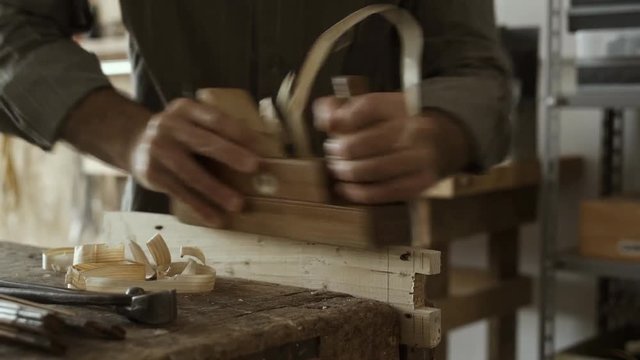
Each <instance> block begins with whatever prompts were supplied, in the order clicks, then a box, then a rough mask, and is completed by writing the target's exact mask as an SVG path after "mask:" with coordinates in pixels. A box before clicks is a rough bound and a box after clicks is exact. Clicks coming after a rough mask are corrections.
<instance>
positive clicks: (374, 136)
mask: <svg viewBox="0 0 640 360" xmlns="http://www.w3.org/2000/svg"><path fill="white" fill-rule="evenodd" d="M314 114H315V119H316V127H317V128H318V129H319V130H321V131H324V132H326V133H327V134H328V136H329V138H328V140H327V141H326V143H325V146H324V148H325V153H326V156H327V160H328V167H329V170H330V172H331V173H332V175H333V176H334V178H335V179H336V180H337V184H336V191H337V192H338V194H340V195H341V196H343V197H344V198H345V199H347V200H350V201H354V202H359V203H365V204H375V203H387V202H394V201H405V200H410V199H412V198H415V197H417V196H418V195H419V194H420V193H421V192H422V191H423V190H425V189H426V188H428V187H429V186H431V185H433V184H434V183H435V182H436V181H437V180H438V179H439V178H441V177H442V176H444V175H447V174H450V173H452V172H455V171H459V170H461V169H462V168H463V167H464V166H465V165H467V163H468V162H469V156H470V149H471V145H470V141H469V139H468V135H467V134H466V132H465V130H464V129H463V128H462V127H461V126H460V125H459V124H458V123H457V122H456V121H455V120H453V119H451V118H449V117H448V116H447V115H445V114H443V113H440V112H437V111H426V112H425V113H424V114H423V116H419V117H409V116H408V115H407V111H406V106H405V101H404V97H403V94H401V93H372V94H367V95H362V96H358V97H354V98H352V99H350V100H349V101H347V102H344V101H343V100H340V99H337V98H335V97H328V98H322V99H319V100H317V101H316V103H315V104H314Z"/></svg>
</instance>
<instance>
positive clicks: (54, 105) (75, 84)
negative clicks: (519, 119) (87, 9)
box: [0, 0, 510, 167]
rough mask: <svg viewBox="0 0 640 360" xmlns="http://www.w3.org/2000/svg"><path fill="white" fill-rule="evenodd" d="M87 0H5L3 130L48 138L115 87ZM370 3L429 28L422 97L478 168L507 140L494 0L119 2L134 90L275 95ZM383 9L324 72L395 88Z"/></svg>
mask: <svg viewBox="0 0 640 360" xmlns="http://www.w3.org/2000/svg"><path fill="white" fill-rule="evenodd" d="M82 1H83V0H0V130H1V131H3V132H9V133H13V134H17V135H19V136H21V137H23V138H25V139H27V140H29V141H31V142H33V143H35V144H37V145H39V146H40V147H42V148H45V149H48V148H50V147H51V146H52V145H53V144H54V143H55V141H56V140H57V138H58V134H59V129H60V127H61V124H62V123H63V122H64V120H65V118H66V116H67V114H68V113H69V111H70V109H71V108H72V107H73V106H74V105H75V104H76V103H77V102H78V101H80V100H81V99H82V98H83V97H84V96H86V95H87V94H88V93H89V92H91V91H92V90H94V89H96V88H99V87H104V86H108V80H107V79H106V77H105V76H104V75H103V74H102V73H101V72H100V67H99V62H98V61H97V59H96V58H95V56H94V55H92V54H89V53H87V52H85V51H84V50H82V49H81V48H80V47H79V46H78V45H76V44H75V43H74V42H73V41H72V40H70V35H71V34H72V33H73V32H74V31H76V30H77V29H76V28H77V26H78V24H82V23H85V22H86V21H85V19H84V18H83V17H82V16H81V15H82V13H81V12H79V11H77V8H78V6H76V5H77V4H81V3H82ZM372 3H393V4H397V5H400V6H402V7H404V8H406V9H408V10H409V11H410V12H411V13H413V15H414V16H415V17H416V18H417V19H418V20H419V21H420V22H421V23H422V26H423V28H424V32H425V51H424V61H423V73H424V82H423V96H424V100H423V104H424V106H425V107H433V108H437V109H439V110H441V111H444V112H447V113H449V114H450V115H452V116H453V117H454V118H456V119H458V120H459V121H460V122H461V123H462V124H464V125H465V127H466V128H467V129H468V130H469V133H470V134H471V135H472V138H473V140H474V141H475V158H476V162H477V163H478V164H479V165H481V166H485V167H486V166H490V165H492V164H495V163H496V162H498V161H500V160H501V159H502V158H503V157H504V155H505V152H506V149H507V141H508V119H507V116H508V110H509V105H510V87H509V86H508V78H509V71H508V66H507V64H506V62H505V60H504V58H503V55H502V53H501V50H500V46H499V43H498V39H497V31H496V27H495V21H494V9H493V2H492V0H474V1H468V0H378V1H376V0H121V6H122V12H123V19H124V22H125V25H126V26H127V28H128V30H129V32H130V36H131V59H132V62H133V65H134V73H135V80H136V81H135V90H136V97H137V99H138V100H139V101H140V102H142V103H144V104H145V105H146V106H148V107H149V108H151V109H152V110H156V111H158V110H161V109H162V107H163V106H164V104H165V103H166V102H168V101H170V100H171V99H174V98H176V97H180V96H184V95H185V94H188V93H193V91H195V90H196V89H198V88H202V87H236V88H244V89H247V90H249V91H250V92H251V93H252V94H253V95H254V96H255V97H256V99H260V98H264V97H267V96H273V95H274V94H275V92H276V91H277V89H278V87H279V85H280V82H281V81H282V79H283V77H284V76H285V75H286V74H287V73H288V72H289V71H292V70H297V69H298V68H299V66H300V65H301V62H302V60H303V58H304V55H305V54H306V52H307V50H308V49H309V48H310V46H311V45H312V43H313V41H314V40H315V39H316V38H317V36H318V35H320V33H321V32H323V31H324V30H326V29H327V28H328V27H330V26H331V25H333V24H334V23H336V22H337V21H339V20H340V19H341V18H343V17H344V16H346V15H348V14H349V13H351V12H353V11H355V10H357V9H359V8H361V7H364V6H366V5H368V4H372ZM396 37H397V36H396V35H395V33H394V31H393V30H392V28H391V27H390V26H389V25H388V24H386V23H385V22H384V21H383V20H382V19H379V18H374V19H371V20H367V21H366V22H365V23H364V24H363V25H361V26H359V27H358V28H357V29H356V30H355V31H353V32H352V34H351V35H350V36H349V37H347V38H345V39H344V41H343V43H342V46H340V47H339V49H338V50H337V51H336V52H335V53H334V54H333V56H332V57H331V59H330V60H329V62H328V63H327V65H326V66H325V68H324V69H323V72H322V73H321V74H320V76H319V82H318V86H317V88H316V89H315V95H316V96H318V95H325V94H328V93H329V92H330V87H329V79H330V77H331V76H332V75H340V74H342V75H365V76H367V77H369V78H370V80H371V83H372V88H373V89H374V90H397V89H398V87H399V80H398V68H399V66H398V51H399V50H398V42H397V38H396Z"/></svg>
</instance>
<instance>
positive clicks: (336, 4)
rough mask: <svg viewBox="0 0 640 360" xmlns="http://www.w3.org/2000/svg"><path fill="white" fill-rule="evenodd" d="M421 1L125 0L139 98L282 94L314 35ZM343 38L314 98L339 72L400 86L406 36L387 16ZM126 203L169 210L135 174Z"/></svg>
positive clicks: (382, 86) (153, 105) (155, 103)
mask: <svg viewBox="0 0 640 360" xmlns="http://www.w3.org/2000/svg"><path fill="white" fill-rule="evenodd" d="M418 1H423V0H418ZM414 2H415V0H413V1H402V0H387V1H384V0H382V1H375V0H121V6H122V13H123V18H124V22H125V25H126V26H127V28H128V30H129V32H130V35H131V58H132V63H133V66H134V76H135V92H136V97H137V99H138V100H139V101H140V102H141V103H143V104H144V105H146V106H147V107H149V108H150V109H151V110H153V111H161V110H162V109H163V108H164V106H165V104H166V103H167V102H169V101H171V100H173V99H176V98H178V97H183V96H190V95H192V94H193V93H194V92H195V90H197V89H199V88H205V87H230V88H242V89H245V90H248V91H249V92H250V93H251V94H253V96H254V97H255V98H256V99H257V100H259V99H262V98H265V97H271V96H274V95H275V94H276V92H277V90H278V88H279V86H280V82H281V81H282V79H283V78H284V77H285V76H286V74H287V73H288V72H290V71H297V70H298V69H299V67H300V65H301V64H302V61H303V60H304V56H305V55H306V52H307V51H308V49H309V48H310V47H311V45H312V44H313V42H314V41H315V39H316V38H317V37H318V36H319V35H320V34H321V33H322V32H323V31H324V30H326V29H328V28H329V27H330V26H332V25H333V24H335V23H336V22H338V21H339V20H340V19H342V18H343V17H345V16H346V15H348V14H350V13H352V12H354V11H356V10H358V9H359V8H362V7H364V6H366V5H369V4H372V3H393V4H398V5H402V6H406V7H410V6H413V5H411V4H412V3H414ZM342 43H343V44H344V46H341V47H340V48H339V50H337V51H336V52H335V53H334V54H333V55H332V56H331V58H330V59H329V61H328V62H327V63H326V66H325V67H324V69H323V70H322V72H321V73H320V74H319V76H318V81H317V85H316V87H315V89H314V93H313V97H312V98H314V97H317V96H323V95H327V94H330V93H331V83H330V79H331V76H334V75H365V76H367V77H369V79H370V81H371V85H372V89H374V90H378V91H389V90H394V89H398V87H399V85H398V84H399V77H398V51H399V50H398V41H397V36H396V34H395V32H394V31H393V30H392V28H391V27H390V26H389V25H388V24H387V23H386V22H384V21H383V20H382V19H380V18H372V19H371V20H367V21H366V22H365V23H364V24H363V25H361V26H359V27H358V28H357V29H356V31H354V32H353V33H352V34H350V36H349V37H348V38H345V39H344V41H343V42H342ZM308 120H309V121H311V120H312V119H310V117H309V119H308ZM319 145H320V144H319V143H318V144H316V148H319ZM123 207H124V208H125V209H126V210H133V211H148V212H165V213H166V212H168V211H169V207H168V200H167V197H166V196H164V195H162V194H158V193H153V192H150V191H147V190H145V189H143V188H141V187H140V186H138V185H137V184H135V183H133V182H130V184H129V186H128V188H127V192H126V194H125V201H124V203H123Z"/></svg>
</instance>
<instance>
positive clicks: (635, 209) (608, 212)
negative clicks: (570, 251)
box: [580, 196, 640, 261]
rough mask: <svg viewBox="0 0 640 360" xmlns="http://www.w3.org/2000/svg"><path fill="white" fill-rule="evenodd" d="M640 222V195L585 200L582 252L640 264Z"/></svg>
mask: <svg viewBox="0 0 640 360" xmlns="http://www.w3.org/2000/svg"><path fill="white" fill-rule="evenodd" d="M639 223H640V197H639V196H626V197H623V196H620V197H615V198H606V199H599V200H590V201H584V202H583V203H582V204H581V205H580V253H581V254H582V255H585V256H595V257H601V258H607V259H613V260H625V261H639V260H640V227H639V226H638V224H639Z"/></svg>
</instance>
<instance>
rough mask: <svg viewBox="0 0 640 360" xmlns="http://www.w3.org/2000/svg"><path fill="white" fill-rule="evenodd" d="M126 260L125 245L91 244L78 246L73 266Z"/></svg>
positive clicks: (74, 253)
mask: <svg viewBox="0 0 640 360" xmlns="http://www.w3.org/2000/svg"><path fill="white" fill-rule="evenodd" d="M122 260H124V244H117V245H109V244H89V245H79V246H76V248H75V250H74V252H73V265H74V266H76V265H80V264H86V263H105V262H111V261H122Z"/></svg>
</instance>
